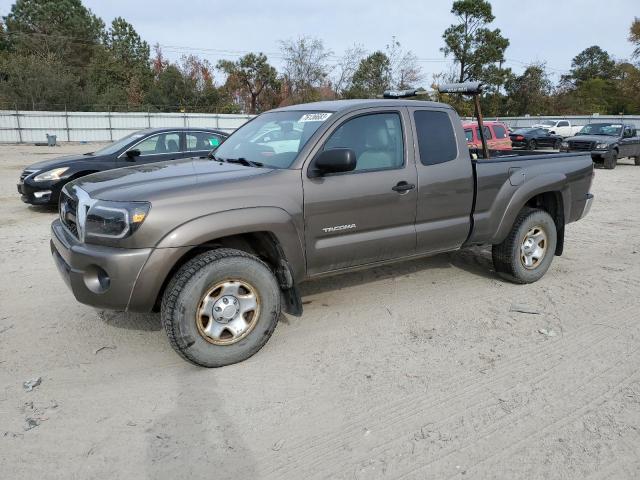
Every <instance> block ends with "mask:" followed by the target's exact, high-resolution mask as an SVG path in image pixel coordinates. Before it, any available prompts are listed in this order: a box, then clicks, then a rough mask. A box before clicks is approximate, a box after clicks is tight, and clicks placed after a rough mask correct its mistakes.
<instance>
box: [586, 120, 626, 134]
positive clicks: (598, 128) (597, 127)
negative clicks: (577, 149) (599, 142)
mask: <svg viewBox="0 0 640 480" xmlns="http://www.w3.org/2000/svg"><path fill="white" fill-rule="evenodd" d="M621 133H622V125H621V124H619V123H592V124H590V125H585V126H584V127H582V130H580V132H578V135H610V136H616V137H617V136H620V134H621Z"/></svg>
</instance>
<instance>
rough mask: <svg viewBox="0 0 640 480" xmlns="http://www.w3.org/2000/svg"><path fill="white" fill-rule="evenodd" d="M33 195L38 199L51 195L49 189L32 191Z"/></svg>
mask: <svg viewBox="0 0 640 480" xmlns="http://www.w3.org/2000/svg"><path fill="white" fill-rule="evenodd" d="M33 196H34V197H36V198H37V199H39V200H41V199H43V198H49V197H50V196H51V190H42V191H41V192H33Z"/></svg>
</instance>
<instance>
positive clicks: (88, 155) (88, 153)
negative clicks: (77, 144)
mask: <svg viewBox="0 0 640 480" xmlns="http://www.w3.org/2000/svg"><path fill="white" fill-rule="evenodd" d="M83 155H84V156H86V157H93V156H94V155H95V152H87V153H83Z"/></svg>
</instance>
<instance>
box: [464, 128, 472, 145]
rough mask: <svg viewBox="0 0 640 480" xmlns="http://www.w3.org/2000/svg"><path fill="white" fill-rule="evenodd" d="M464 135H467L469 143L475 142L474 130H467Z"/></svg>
mask: <svg viewBox="0 0 640 480" xmlns="http://www.w3.org/2000/svg"><path fill="white" fill-rule="evenodd" d="M464 136H465V137H467V142H468V143H473V130H465V131H464Z"/></svg>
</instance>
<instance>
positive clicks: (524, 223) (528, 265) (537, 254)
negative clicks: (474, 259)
mask: <svg viewBox="0 0 640 480" xmlns="http://www.w3.org/2000/svg"><path fill="white" fill-rule="evenodd" d="M557 241H558V233H557V231H556V225H555V222H554V221H553V218H551V215H549V214H548V213H547V212H545V211H544V210H539V209H534V208H524V209H522V211H521V212H520V213H519V214H518V217H517V218H516V221H515V222H514V224H513V227H512V228H511V232H509V235H508V236H507V238H506V239H505V240H504V241H503V242H502V243H500V244H497V245H493V248H492V251H491V254H492V257H493V265H494V268H495V269H496V272H497V273H498V274H499V275H500V276H501V277H503V278H505V279H507V280H509V281H511V282H514V283H533V282H535V281H537V280H539V279H540V278H542V276H543V275H544V274H545V273H546V272H547V270H548V269H549V266H550V265H551V262H552V260H553V256H554V255H555V251H556V243H557Z"/></svg>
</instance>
